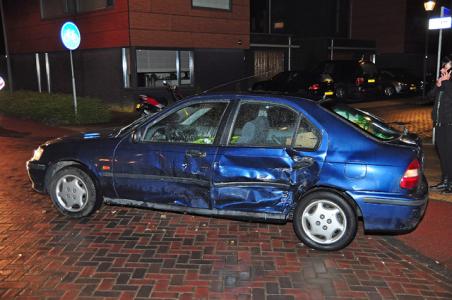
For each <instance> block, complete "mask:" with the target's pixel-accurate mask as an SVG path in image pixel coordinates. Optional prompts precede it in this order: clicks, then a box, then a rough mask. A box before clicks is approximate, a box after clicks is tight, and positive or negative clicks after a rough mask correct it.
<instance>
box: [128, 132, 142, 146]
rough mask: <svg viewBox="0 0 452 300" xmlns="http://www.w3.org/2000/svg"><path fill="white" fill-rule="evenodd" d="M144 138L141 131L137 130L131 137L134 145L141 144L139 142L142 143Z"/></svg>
mask: <svg viewBox="0 0 452 300" xmlns="http://www.w3.org/2000/svg"><path fill="white" fill-rule="evenodd" d="M142 138H143V135H142V134H141V130H139V129H135V130H134V131H133V132H132V135H131V139H132V143H134V144H136V143H139V142H141V139H142Z"/></svg>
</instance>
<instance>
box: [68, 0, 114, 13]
mask: <svg viewBox="0 0 452 300" xmlns="http://www.w3.org/2000/svg"><path fill="white" fill-rule="evenodd" d="M76 4H77V5H76V8H77V12H78V13H84V12H89V11H94V10H99V9H105V8H108V7H111V6H113V0H76Z"/></svg>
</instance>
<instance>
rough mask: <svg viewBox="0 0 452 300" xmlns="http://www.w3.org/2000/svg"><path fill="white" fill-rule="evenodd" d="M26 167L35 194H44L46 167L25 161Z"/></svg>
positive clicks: (31, 161)
mask: <svg viewBox="0 0 452 300" xmlns="http://www.w3.org/2000/svg"><path fill="white" fill-rule="evenodd" d="M26 166H27V173H28V177H29V178H30V181H31V184H32V187H33V189H34V190H35V191H37V192H40V193H45V192H46V189H45V175H46V170H47V166H46V165H45V164H40V163H37V162H36V161H33V160H29V161H27V164H26Z"/></svg>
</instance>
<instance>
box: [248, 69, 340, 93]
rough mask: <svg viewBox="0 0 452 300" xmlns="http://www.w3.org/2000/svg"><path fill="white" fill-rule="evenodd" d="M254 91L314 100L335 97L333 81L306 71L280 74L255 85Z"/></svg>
mask: <svg viewBox="0 0 452 300" xmlns="http://www.w3.org/2000/svg"><path fill="white" fill-rule="evenodd" d="M252 90H253V91H255V92H261V91H264V92H270V93H272V92H276V93H282V94H287V95H296V96H300V97H307V98H310V99H313V100H319V99H323V98H326V97H333V96H334V87H333V83H332V81H331V80H321V77H320V76H319V75H318V74H317V75H316V74H313V73H309V72H304V71H285V72H281V73H278V74H276V75H275V76H273V77H272V78H271V79H269V80H265V81H259V82H256V83H254V84H253V87H252Z"/></svg>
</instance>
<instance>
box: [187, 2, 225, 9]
mask: <svg viewBox="0 0 452 300" xmlns="http://www.w3.org/2000/svg"><path fill="white" fill-rule="evenodd" d="M191 3H192V6H193V7H201V8H214V9H224V10H231V0H192V2H191Z"/></svg>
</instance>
